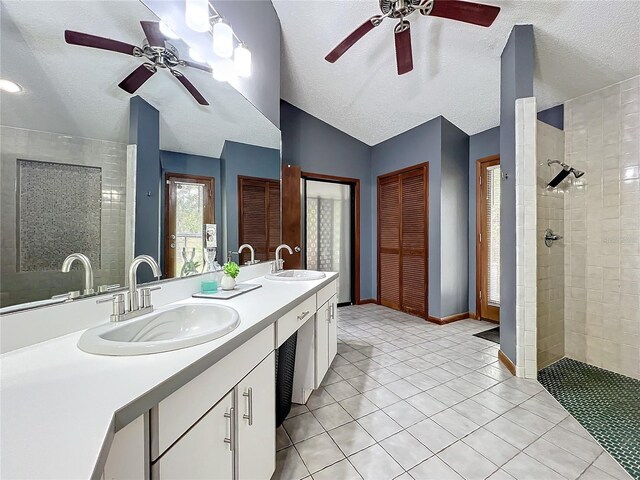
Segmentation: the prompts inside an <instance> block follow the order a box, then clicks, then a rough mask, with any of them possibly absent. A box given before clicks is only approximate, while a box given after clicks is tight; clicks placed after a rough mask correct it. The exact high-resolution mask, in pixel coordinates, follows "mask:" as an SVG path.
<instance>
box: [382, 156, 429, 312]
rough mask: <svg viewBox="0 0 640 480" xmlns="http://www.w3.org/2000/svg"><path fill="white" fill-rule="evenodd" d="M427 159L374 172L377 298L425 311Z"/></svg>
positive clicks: (400, 307) (393, 305)
mask: <svg viewBox="0 0 640 480" xmlns="http://www.w3.org/2000/svg"><path fill="white" fill-rule="evenodd" d="M427 226H428V165H427V164H422V165H419V166H416V167H411V168H408V169H405V170H401V171H398V172H393V173H390V174H387V175H383V176H380V177H378V303H380V304H381V305H385V306H387V307H390V308H394V309H397V310H402V311H405V312H407V313H411V314H413V315H417V316H420V317H422V318H427V316H428V308H427V305H428V295H427V284H428V276H427V269H428V227H427Z"/></svg>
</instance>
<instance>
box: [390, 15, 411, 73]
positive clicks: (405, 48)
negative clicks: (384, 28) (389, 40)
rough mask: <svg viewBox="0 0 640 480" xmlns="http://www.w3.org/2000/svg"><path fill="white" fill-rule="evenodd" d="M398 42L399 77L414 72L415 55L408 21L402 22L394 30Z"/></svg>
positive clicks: (397, 61)
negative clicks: (412, 49)
mask: <svg viewBox="0 0 640 480" xmlns="http://www.w3.org/2000/svg"><path fill="white" fill-rule="evenodd" d="M394 35H395V40H396V65H397V66H398V75H403V74H405V73H407V72H410V71H411V70H413V53H412V52H411V26H410V25H409V22H408V21H406V20H403V21H401V22H400V23H399V24H398V25H396V28H395V29H394Z"/></svg>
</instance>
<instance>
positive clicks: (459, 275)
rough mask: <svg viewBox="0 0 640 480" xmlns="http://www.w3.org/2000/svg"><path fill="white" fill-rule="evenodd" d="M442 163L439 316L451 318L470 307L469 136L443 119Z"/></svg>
mask: <svg viewBox="0 0 640 480" xmlns="http://www.w3.org/2000/svg"><path fill="white" fill-rule="evenodd" d="M440 162H441V180H440V189H441V191H440V202H441V205H440V207H441V209H442V211H441V215H440V218H441V222H442V223H441V226H440V229H441V238H440V250H441V251H440V262H441V265H440V272H441V274H440V315H437V316H439V317H447V316H450V315H456V314H459V313H464V312H467V311H468V303H469V301H468V295H469V285H468V277H469V240H468V239H469V222H468V221H467V219H468V217H469V136H468V135H467V134H466V133H464V132H463V131H462V130H460V129H459V128H458V127H456V126H455V125H454V124H453V123H451V122H449V121H448V120H447V119H446V118H442V154H441V160H440ZM432 315H433V314H432ZM434 316H435V315H434Z"/></svg>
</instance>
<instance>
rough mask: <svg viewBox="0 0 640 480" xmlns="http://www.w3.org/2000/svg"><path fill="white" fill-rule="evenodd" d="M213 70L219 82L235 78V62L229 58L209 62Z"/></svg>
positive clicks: (214, 76)
mask: <svg viewBox="0 0 640 480" xmlns="http://www.w3.org/2000/svg"><path fill="white" fill-rule="evenodd" d="M209 65H210V66H211V68H212V70H213V73H212V75H213V78H215V79H216V80H217V81H219V82H228V81H229V80H231V79H232V78H233V73H234V72H233V63H232V62H231V60H228V59H226V58H225V59H219V60H217V61H216V62H214V63H210V64H209Z"/></svg>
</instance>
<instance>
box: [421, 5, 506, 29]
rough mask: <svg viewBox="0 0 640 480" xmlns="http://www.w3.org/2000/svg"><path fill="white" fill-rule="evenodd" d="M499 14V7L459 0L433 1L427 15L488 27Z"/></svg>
mask: <svg viewBox="0 0 640 480" xmlns="http://www.w3.org/2000/svg"><path fill="white" fill-rule="evenodd" d="M498 13H500V7H494V6H493V5H484V4H482V3H471V2H463V1H461V0H435V1H434V2H433V8H432V9H431V12H430V13H429V15H431V16H434V17H442V18H449V19H451V20H458V21H459V22H465V23H472V24H474V25H480V26H481V27H490V26H491V24H492V23H493V21H494V20H495V19H496V17H497V16H498Z"/></svg>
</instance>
